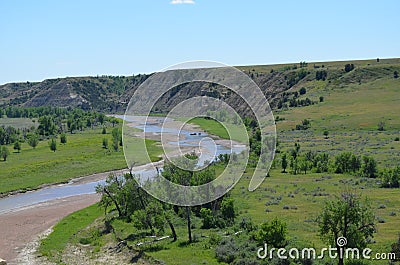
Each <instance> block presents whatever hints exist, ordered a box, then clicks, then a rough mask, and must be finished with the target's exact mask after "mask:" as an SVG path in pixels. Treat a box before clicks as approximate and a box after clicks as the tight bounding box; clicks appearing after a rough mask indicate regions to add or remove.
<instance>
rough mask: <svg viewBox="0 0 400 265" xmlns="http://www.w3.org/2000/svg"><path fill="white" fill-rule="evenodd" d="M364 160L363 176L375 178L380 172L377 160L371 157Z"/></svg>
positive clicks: (364, 157)
mask: <svg viewBox="0 0 400 265" xmlns="http://www.w3.org/2000/svg"><path fill="white" fill-rule="evenodd" d="M362 160H363V163H362V166H361V175H362V176H363V177H367V178H375V177H376V174H377V172H378V168H377V164H376V161H375V159H374V158H372V157H369V156H363V158H362Z"/></svg>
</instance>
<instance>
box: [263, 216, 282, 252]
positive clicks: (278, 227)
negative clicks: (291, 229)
mask: <svg viewBox="0 0 400 265" xmlns="http://www.w3.org/2000/svg"><path fill="white" fill-rule="evenodd" d="M286 235H287V226H286V223H285V222H283V221H281V220H279V219H278V218H275V219H273V220H272V221H271V222H265V223H263V224H262V225H261V227H260V229H259V230H258V231H257V232H256V235H255V238H256V240H257V241H258V243H259V244H264V243H266V244H268V245H271V246H273V247H275V248H283V247H285V246H286V245H287V240H286Z"/></svg>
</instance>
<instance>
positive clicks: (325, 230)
mask: <svg viewBox="0 0 400 265" xmlns="http://www.w3.org/2000/svg"><path fill="white" fill-rule="evenodd" d="M374 220H375V216H374V213H373V211H372V209H371V206H370V204H369V202H368V201H367V200H365V201H364V202H361V199H360V197H359V196H358V195H356V194H354V193H350V192H344V193H342V194H341V196H340V197H339V198H337V199H335V200H330V201H327V202H326V203H325V206H324V208H323V210H322V213H321V214H320V215H319V216H318V225H319V233H320V236H321V238H322V239H324V240H325V241H326V242H327V243H329V244H331V245H335V246H336V247H337V249H343V251H344V248H346V247H348V248H359V249H363V248H365V247H366V245H367V242H368V241H367V240H368V239H369V238H371V237H372V236H373V233H374V232H375V224H374ZM340 237H344V238H346V239H347V245H345V246H342V245H340V244H338V239H339V238H340ZM339 265H343V257H342V258H339Z"/></svg>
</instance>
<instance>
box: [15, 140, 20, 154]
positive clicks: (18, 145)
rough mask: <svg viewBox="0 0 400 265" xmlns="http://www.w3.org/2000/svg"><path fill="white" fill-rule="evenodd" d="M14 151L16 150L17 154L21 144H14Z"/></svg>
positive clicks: (17, 142)
mask: <svg viewBox="0 0 400 265" xmlns="http://www.w3.org/2000/svg"><path fill="white" fill-rule="evenodd" d="M14 150H17V152H18V153H19V152H20V151H21V143H20V142H19V141H16V142H15V143H14Z"/></svg>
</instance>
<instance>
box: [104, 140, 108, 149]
mask: <svg viewBox="0 0 400 265" xmlns="http://www.w3.org/2000/svg"><path fill="white" fill-rule="evenodd" d="M103 148H105V149H107V148H108V139H107V138H103Z"/></svg>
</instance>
